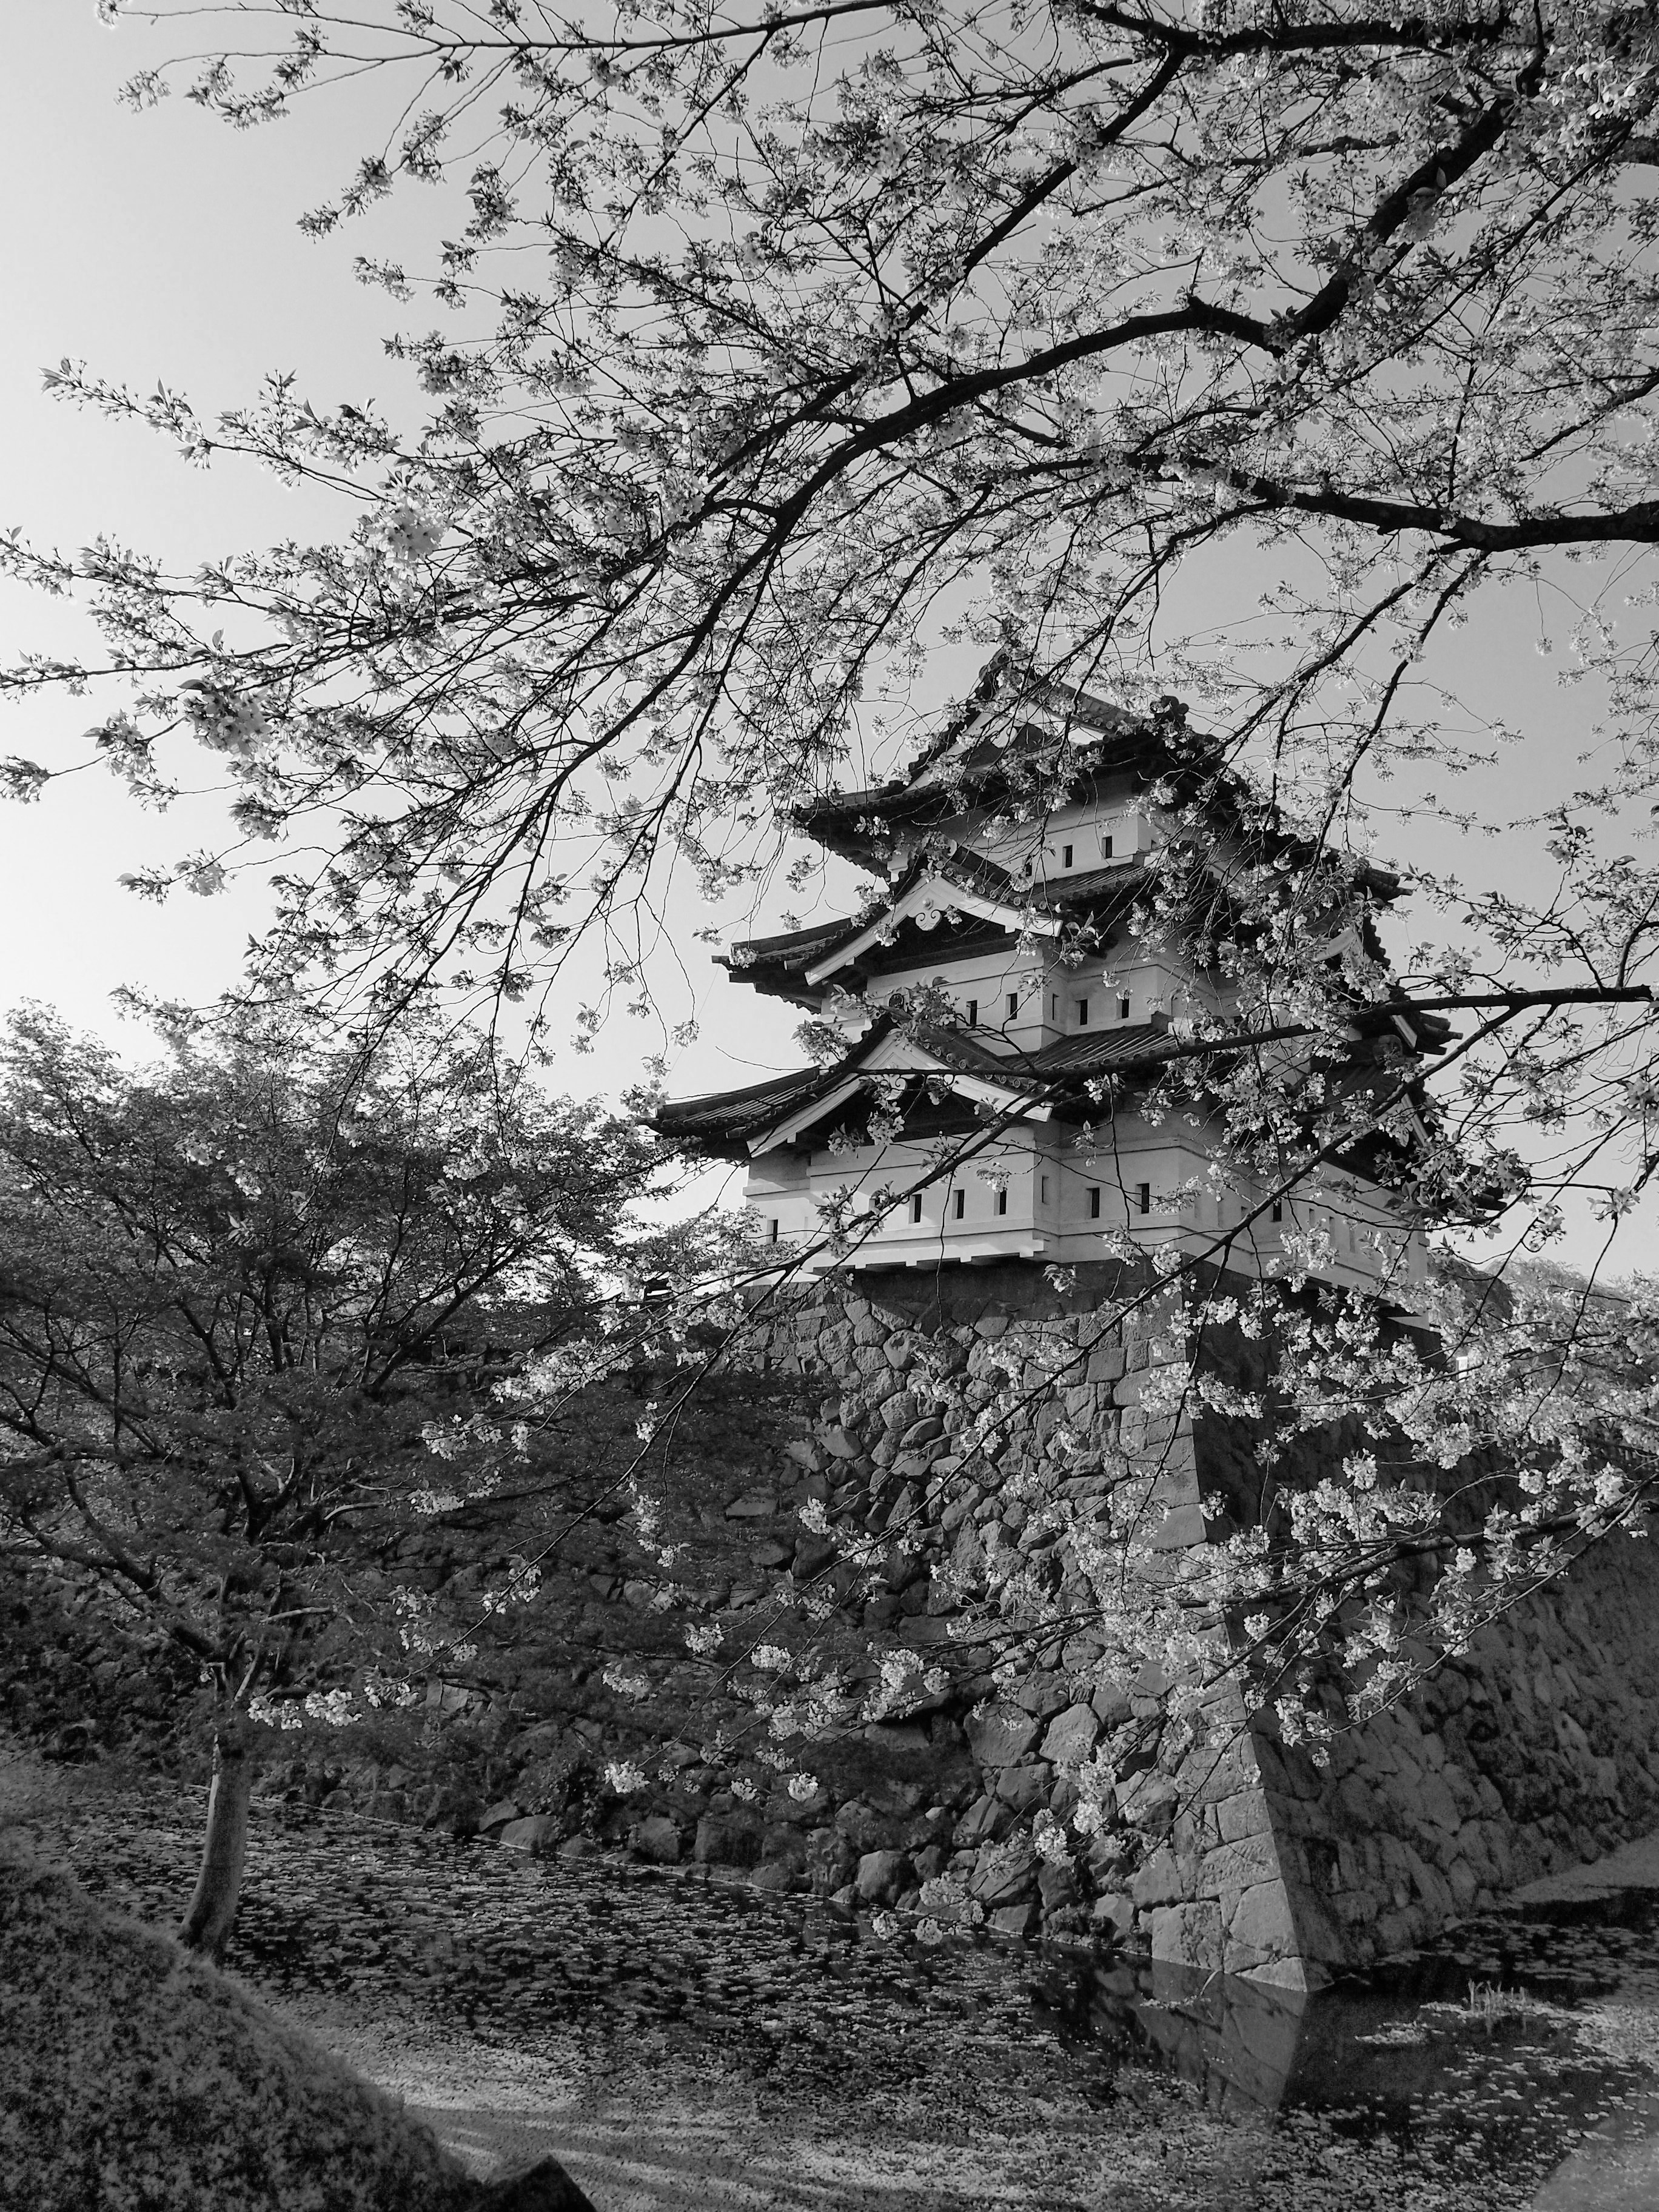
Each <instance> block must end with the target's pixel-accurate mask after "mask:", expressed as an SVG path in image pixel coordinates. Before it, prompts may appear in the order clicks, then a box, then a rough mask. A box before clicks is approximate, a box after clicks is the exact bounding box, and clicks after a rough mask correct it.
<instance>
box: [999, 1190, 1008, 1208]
mask: <svg viewBox="0 0 1659 2212" xmlns="http://www.w3.org/2000/svg"><path fill="white" fill-rule="evenodd" d="M1007 1211H1008V1194H1007V1192H1006V1190H1000V1191H999V1192H998V1193H997V1212H999V1213H1006V1212H1007Z"/></svg>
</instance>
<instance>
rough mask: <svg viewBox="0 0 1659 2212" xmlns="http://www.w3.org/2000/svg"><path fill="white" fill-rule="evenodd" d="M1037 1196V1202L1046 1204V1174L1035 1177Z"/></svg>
mask: <svg viewBox="0 0 1659 2212" xmlns="http://www.w3.org/2000/svg"><path fill="white" fill-rule="evenodd" d="M1037 1198H1038V1200H1039V1202H1040V1203H1041V1204H1042V1205H1043V1206H1047V1204H1048V1176H1038V1178H1037Z"/></svg>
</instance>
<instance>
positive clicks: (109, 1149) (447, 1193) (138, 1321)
mask: <svg viewBox="0 0 1659 2212" xmlns="http://www.w3.org/2000/svg"><path fill="white" fill-rule="evenodd" d="M0 1081H3V1087H0V1545H3V1549H4V1551H5V1553H7V1555H8V1556H9V1559H10V1560H11V1562H12V1563H13V1564H14V1565H21V1566H23V1567H25V1568H27V1567H28V1566H31V1565H33V1566H36V1567H40V1566H46V1567H49V1568H52V1570H54V1571H56V1572H57V1573H58V1576H59V1577H60V1578H62V1577H68V1578H69V1580H70V1582H71V1583H72V1584H75V1585H78V1586H80V1588H81V1589H83V1590H84V1591H85V1592H86V1593H88V1595H89V1597H90V1600H91V1601H92V1602H93V1603H94V1605H95V1606H96V1607H99V1608H100V1609H101V1610H102V1611H103V1612H104V1613H105V1614H106V1616H107V1617H109V1618H110V1619H112V1621H113V1622H114V1624H115V1625H116V1626H120V1625H122V1624H124V1623H125V1624H136V1625H137V1626H139V1627H141V1628H143V1630H145V1631H147V1632H150V1633H151V1634H155V1633H158V1632H159V1635H160V1636H161V1638H163V1639H165V1641H166V1643H167V1645H169V1646H170V1647H171V1648H172V1649H173V1650H177V1651H182V1652H183V1653H185V1654H186V1655H187V1656H188V1657H189V1659H190V1661H191V1662H193V1667H194V1670H195V1673H196V1674H197V1680H198V1687H199V1695H198V1707H199V1715H200V1717H201V1720H202V1721H203V1723H204V1724H205V1725H206V1726H207V1727H208V1728H210V1730H211V1733H212V1738H213V1743H214V1752H215V1779H214V1788H213V1793H212V1797H211V1801H210V1813H209V1823H208V1833H207V1838H206V1843H205V1846H204V1860H203V1866H202V1876H201V1881H200V1882H199V1884H198V1886H197V1893H196V1896H195V1898H194V1899H193V1901H192V1903H191V1909H190V1912H189V1914H188V1916H187V1919H186V1923H185V1933H186V1936H188V1937H189V1939H190V1940H191V1941H192V1942H197V1943H198V1944H200V1945H201V1946H202V1947H203V1948H209V1949H214V1950H216V1949H218V1948H221V1947H222V1944H223V1942H224V1940H225V1938H226V1936H227V1935H228V1931H229V1927H230V1924H231V1920H232V1917H233V1916H234V1911H235V1904H236V1894H237V1888H238V1883H239V1879H240V1864H241V1857H242V1850H243V1840H244V1835H245V1826H246V1804H247V1793H248V1788H249V1784H250V1781H251V1772H252V1753H253V1751H254V1749H255V1747H256V1745H257V1742H258V1740H259V1739H260V1737H261V1736H262V1735H263V1733H264V1729H266V1728H268V1727H270V1726H273V1725H275V1726H278V1727H280V1726H281V1725H283V1722H284V1720H285V1719H289V1718H297V1717H299V1716H300V1715H301V1714H309V1715H311V1716H312V1717H316V1718H319V1719H321V1720H323V1721H328V1720H330V1719H334V1718H343V1717H348V1716H349V1714H350V1713H351V1712H353V1711H363V1710H365V1709H366V1708H368V1709H372V1708H373V1707H374V1705H376V1704H377V1703H379V1704H388V1705H389V1704H397V1703H400V1702H407V1701H408V1700H410V1699H411V1698H412V1696H413V1691H412V1689H411V1687H410V1681H409V1679H408V1678H409V1675H410V1671H411V1668H413V1669H415V1670H416V1671H418V1670H419V1669H421V1668H422V1666H423V1665H424V1664H425V1663H428V1658H427V1657H426V1656H423V1655H429V1654H430V1653H432V1652H433V1651H439V1652H441V1651H442V1650H444V1649H445V1648H446V1647H445V1645H444V1644H443V1642H442V1640H441V1639H440V1638H437V1637H436V1636H435V1633H434V1632H432V1631H431V1629H430V1627H429V1626H428V1615H429V1613H430V1611H431V1607H430V1604H429V1601H428V1600H427V1599H426V1598H424V1596H423V1595H422V1592H421V1590H420V1589H418V1588H417V1587H416V1586H414V1585H413V1584H412V1583H411V1582H410V1578H409V1577H408V1576H407V1575H404V1576H402V1577H400V1576H399V1572H398V1568H399V1558H400V1540H402V1539H404V1538H406V1537H407V1536H408V1535H409V1534H410V1532H411V1530H418V1529H420V1528H422V1527H423V1526H425V1525H426V1524H427V1523H428V1522H430V1521H431V1519H432V1518H433V1516H435V1515H437V1514H439V1513H441V1512H442V1511H443V1510H446V1508H447V1507H448V1506H451V1505H453V1504H456V1503H458V1502H459V1499H458V1498H457V1497H456V1496H454V1495H449V1494H447V1492H453V1491H455V1490H458V1489H459V1491H461V1492H465V1491H466V1490H467V1489H468V1488H469V1487H472V1486H473V1485H471V1484H470V1483H469V1482H467V1481H466V1480H458V1474H460V1473H461V1471H460V1470H458V1469H456V1468H453V1467H448V1466H442V1467H441V1466H440V1465H439V1460H438V1459H435V1456H434V1453H435V1451H436V1452H437V1453H438V1455H439V1458H440V1459H443V1458H447V1459H450V1460H453V1459H454V1458H456V1457H457V1456H458V1451H457V1448H456V1445H455V1443H454V1439H456V1438H457V1437H460V1438H462V1439H465V1437H467V1436H468V1435H469V1434H470V1433H471V1429H470V1425H471V1427H476V1425H477V1415H478V1414H479V1413H480V1410H482V1412H483V1413H485V1414H488V1413H489V1412H491V1411H492V1410H494V1401H493V1400H492V1398H491V1396H490V1391H491V1389H492V1387H493V1386H494V1385H495V1384H496V1383H500V1382H501V1380H502V1379H503V1378H504V1377H506V1376H510V1375H512V1374H513V1373H516V1372H518V1371H519V1370H520V1369H521V1368H522V1366H523V1364H524V1363H525V1362H526V1360H528V1359H531V1358H535V1357H537V1356H538V1355H545V1354H547V1353H549V1352H552V1351H553V1350H555V1349H556V1347H557V1346H560V1345H561V1344H562V1343H564V1342H566V1341H567V1340H569V1339H570V1338H571V1337H573V1336H574V1335H575V1334H579V1333H580V1332H581V1331H583V1330H585V1329H591V1328H592V1327H594V1325H595V1323H596V1320H597V1319H598V1317H599V1316H600V1315H601V1314H602V1313H603V1311H604V1310H605V1305H606V1302H607V1296H608V1295H614V1293H615V1291H616V1289H617V1271H618V1270H624V1269H626V1268H628V1267H629V1266H631V1265H634V1264H635V1263H641V1262H642V1263H643V1264H644V1265H646V1266H647V1267H657V1266H659V1265H661V1264H662V1262H663V1260H664V1257H665V1243H664V1240H663V1239H662V1238H660V1237H655V1236H653V1234H652V1232H650V1231H648V1230H645V1229H642V1228H641V1227H640V1226H639V1225H638V1224H637V1223H636V1222H635V1218H634V1216H633V1214H632V1212H631V1209H632V1207H633V1206H634V1203H635V1200H637V1199H638V1198H639V1197H640V1196H641V1194H642V1192H643V1191H644V1190H645V1188H646V1187H647V1183H648V1182H649V1180H650V1177H651V1174H652V1169H653V1153H652V1150H651V1148H650V1146H648V1144H647V1142H646V1141H645V1140H643V1139H641V1137H640V1136H639V1135H638V1134H637V1133H635V1130H634V1129H633V1128H632V1127H630V1126H629V1124H627V1123H625V1122H622V1121H617V1120H615V1119H613V1118H610V1117H607V1116H606V1115H603V1114H602V1113H600V1112H599V1111H598V1110H597V1109H592V1108H588V1107H580V1106H573V1105H571V1104H569V1103H562V1102H553V1101H550V1100H547V1099H544V1098H543V1097H540V1096H539V1095H538V1093H537V1092H536V1091H534V1089H533V1088H532V1085H530V1084H529V1083H528V1082H526V1080H525V1079H523V1078H522V1077H521V1076H520V1074H518V1073H515V1072H513V1070H511V1069H510V1068H507V1067H504V1066H502V1065H501V1062H500V1061H499V1060H498V1059H497V1058H496V1057H495V1054H493V1052H492V1051H491V1050H490V1048H489V1046H488V1045H487V1044H485V1043H483V1042H481V1041H479V1040H477V1039H476V1038H471V1037H459V1038H458V1037H455V1036H451V1037H449V1038H447V1039H446V1040H444V1041H441V1042H439V1041H435V1040H434V1039H432V1038H429V1037H428V1038H421V1037H410V1038H406V1039H405V1040H404V1043H403V1044H402V1046H401V1047H400V1048H398V1050H397V1051H396V1052H395V1053H393V1054H387V1055H386V1056H383V1057H382V1058H381V1059H380V1060H377V1061H376V1062H375V1064H374V1066H372V1067H370V1068H369V1069H368V1071H367V1072H365V1070H364V1067H363V1065H362V1057H361V1054H357V1053H355V1052H353V1051H351V1050H349V1049H347V1048H338V1049H329V1048H319V1047H315V1046H313V1047H310V1048H307V1046H306V1045H305V1044H304V1043H303V1042H301V1041H300V1040H298V1039H296V1038H295V1036H293V1035H292V1034H289V1035H287V1036H272V1035H269V1034H267V1035H264V1036H243V1037H241V1038H240V1039H237V1040H235V1041H232V1042H226V1041H224V1040H222V1039H221V1040H219V1041H218V1042H214V1043H211V1044H204V1043H202V1042H191V1041H190V1040H188V1039H181V1040H178V1041H176V1042H174V1044H173V1048H172V1049H171V1051H170V1053H169V1054H168V1056H167V1058H166V1059H164V1060H162V1061H161V1063H160V1064H159V1065H157V1066H155V1067H153V1068H151V1069H149V1070H147V1071H144V1072H143V1073H137V1074H135V1073H131V1072H129V1071H128V1070H126V1069H125V1068H123V1067H122V1066H120V1064H119V1063H118V1061H117V1060H115V1059H114V1057H113V1055H112V1054H111V1053H110V1052H109V1051H108V1050H107V1049H106V1048H104V1047H102V1046H100V1045H99V1044H96V1043H94V1042H88V1041H86V1040H82V1039H76V1038H74V1037H72V1036H70V1035H69V1034H68V1033H67V1032H66V1031H65V1030H64V1029H63V1028H62V1026H61V1025H60V1024H58V1023H57V1022H56V1021H55V1020H53V1019H52V1018H51V1017H49V1016H47V1015H46V1014H44V1013H40V1012H31V1013H29V1014H27V1015H25V1016H23V1017H21V1018H16V1019H15V1020H14V1022H13V1024H12V1025H11V1027H10V1030H9V1034H8V1036H7V1038H6V1041H5V1044H4V1048H3V1061H0ZM681 1241H682V1243H683V1242H684V1239H683V1238H682V1240H681ZM503 1446H504V1448H503V1449H502V1450H501V1452H500V1453H499V1454H498V1455H497V1456H496V1459H495V1474H494V1475H493V1477H490V1478H488V1479H487V1480H481V1481H480V1482H479V1483H478V1484H477V1487H488V1486H489V1480H493V1481H494V1483H495V1485H496V1486H501V1471H500V1470H501V1462H503V1461H504V1462H507V1464H512V1463H513V1462H514V1460H515V1457H516V1459H517V1461H518V1462H523V1461H524V1460H525V1459H526V1456H527V1455H528V1452H529V1449H530V1439H529V1436H528V1432H527V1431H526V1432H524V1433H522V1434H521V1435H520V1436H519V1437H517V1438H513V1437H505V1438H504V1439H503ZM462 1456H464V1454H463V1455H462ZM435 1475H438V1476H441V1477H444V1478H446V1480H445V1481H444V1482H443V1483H441V1484H440V1483H438V1482H435ZM530 1526H531V1522H530V1518H529V1517H528V1514H527V1509H525V1508H522V1507H521V1508H520V1513H519V1515H518V1516H517V1517H516V1519H515V1520H514V1521H513V1525H512V1526H511V1527H508V1528H505V1529H504V1528H502V1527H501V1526H499V1525H498V1526H497V1527H496V1528H495V1531H494V1533H493V1541H492V1559H493V1560H494V1563H495V1572H494V1574H493V1575H491V1576H488V1577H484V1578H483V1583H484V1586H483V1587H482V1588H480V1589H477V1590H475V1591H474V1593H473V1600H472V1617H473V1620H474V1622H475V1624H476V1621H477V1619H478V1618H479V1617H480V1616H485V1617H487V1616H489V1614H491V1613H495V1612H500V1611H501V1610H503V1609H505V1608H507V1607H513V1606H515V1605H519V1604H521V1603H522V1602H523V1601H524V1600H525V1598H526V1596H527V1595H529V1594H530V1593H531V1592H532V1591H533V1589H535V1587H536V1585H537V1583H538V1570H537V1569H536V1568H534V1567H533V1566H532V1565H530V1564H529V1563H528V1562H527V1561H526V1559H525V1558H524V1557H523V1556H522V1554H521V1553H520V1552H518V1551H516V1550H514V1549H513V1541H515V1540H516V1541H517V1542H519V1543H524V1542H526V1541H528V1538H527V1536H526V1529H527V1528H529V1527H530ZM464 1632H465V1626H464V1625H463V1626H461V1627H459V1628H457V1630H456V1631H455V1632H454V1633H453V1638H451V1641H452V1642H453V1643H454V1644H459V1643H460V1641H461V1638H462V1636H463V1635H464Z"/></svg>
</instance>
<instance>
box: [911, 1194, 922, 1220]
mask: <svg viewBox="0 0 1659 2212" xmlns="http://www.w3.org/2000/svg"><path fill="white" fill-rule="evenodd" d="M910 1218H911V1220H912V1221H920V1220H921V1200H920V1199H919V1198H913V1199H912V1200H910Z"/></svg>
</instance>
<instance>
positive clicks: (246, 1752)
mask: <svg viewBox="0 0 1659 2212" xmlns="http://www.w3.org/2000/svg"><path fill="white" fill-rule="evenodd" d="M253 1771H254V1749H253V1744H252V1740H251V1735H250V1731H249V1730H248V1729H246V1727H245V1726H243V1725H240V1724H239V1723H238V1721H237V1720H236V1719H234V1718H233V1719H231V1720H229V1721H226V1722H222V1723H221V1724H220V1725H219V1727H218V1728H217V1729H216V1730H215V1732H214V1738H213V1786H212V1788H211V1790H210V1791H209V1793H208V1814H207V1834H206V1835H205V1837H204V1838H203V1842H202V1863H201V1866H200V1868H199V1869H198V1870H197V1876H196V1888H195V1892H194V1893H193V1894H192V1896H191V1900H190V1909H189V1910H188V1911H187V1912H186V1913H185V1917H184V1921H183V1923H182V1924H181V1926H180V1928H179V1941H180V1942H182V1943H183V1944H184V1945H185V1948H186V1949H187V1950H191V1951H200V1952H201V1953H203V1954H204V1955H205V1956H206V1957H207V1958H210V1959H212V1960H220V1959H222V1957H223V1956H224V1950H225V1946H226V1944H227V1943H228V1942H229V1941H230V1931H231V1929H233V1928H234V1925H235V1923H236V1905H237V1900H238V1899H239V1898H240V1895H241V1891H242V1861H243V1858H244V1857H245V1856H246V1851H247V1804H248V1798H249V1796H250V1794H251V1793H252V1788H253Z"/></svg>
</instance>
